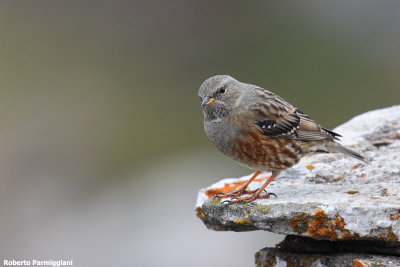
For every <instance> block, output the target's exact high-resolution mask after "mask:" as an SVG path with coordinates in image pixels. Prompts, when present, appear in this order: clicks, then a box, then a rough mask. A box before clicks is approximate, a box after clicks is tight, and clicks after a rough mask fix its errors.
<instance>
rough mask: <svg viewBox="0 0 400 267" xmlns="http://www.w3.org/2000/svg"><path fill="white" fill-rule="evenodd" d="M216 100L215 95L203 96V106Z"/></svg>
mask: <svg viewBox="0 0 400 267" xmlns="http://www.w3.org/2000/svg"><path fill="white" fill-rule="evenodd" d="M214 100H215V98H214V97H209V96H206V97H204V98H203V101H201V106H202V107H204V106H205V105H208V104H211V103H212V102H213V101H214Z"/></svg>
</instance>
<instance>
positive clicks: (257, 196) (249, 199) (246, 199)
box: [222, 190, 278, 204]
mask: <svg viewBox="0 0 400 267" xmlns="http://www.w3.org/2000/svg"><path fill="white" fill-rule="evenodd" d="M254 191H256V190H254ZM265 193H266V194H263V195H261V194H257V193H255V194H253V195H250V196H247V197H241V198H231V200H225V201H223V202H222V203H227V204H234V203H242V204H246V203H250V202H253V201H254V200H256V199H266V198H270V197H271V196H274V197H276V198H278V197H277V196H276V195H275V194H274V193H267V192H265Z"/></svg>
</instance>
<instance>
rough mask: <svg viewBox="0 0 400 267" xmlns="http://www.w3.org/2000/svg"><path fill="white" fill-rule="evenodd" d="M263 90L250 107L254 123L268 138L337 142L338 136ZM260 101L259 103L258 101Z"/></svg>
mask: <svg viewBox="0 0 400 267" xmlns="http://www.w3.org/2000/svg"><path fill="white" fill-rule="evenodd" d="M259 90H264V91H263V93H262V94H261V98H260V99H258V101H257V103H254V104H253V105H252V106H251V107H250V111H251V112H252V113H253V115H254V123H255V124H256V125H257V126H258V127H259V128H260V130H261V131H262V132H263V133H264V134H265V135H267V136H269V137H275V138H286V139H298V140H304V141H318V140H337V139H338V137H340V135H339V134H337V133H335V132H332V131H329V130H327V129H324V128H322V127H321V126H320V125H318V123H316V122H315V121H314V120H313V119H311V118H310V117H309V116H308V115H307V114H305V113H304V112H302V111H301V110H299V109H297V108H295V107H293V106H292V105H290V104H289V103H287V102H286V101H285V100H283V99H282V98H280V97H279V96H277V95H275V94H273V93H271V92H269V91H267V90H265V89H262V88H259ZM260 100H261V101H260Z"/></svg>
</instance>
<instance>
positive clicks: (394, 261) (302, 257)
mask: <svg viewBox="0 0 400 267" xmlns="http://www.w3.org/2000/svg"><path fill="white" fill-rule="evenodd" d="M255 258H256V260H255V261H256V266H257V267H286V266H321V267H322V266H326V267H337V266H341V267H353V266H354V267H373V266H376V267H386V266H400V258H398V257H391V256H380V255H359V254H354V253H346V254H340V255H329V254H328V255H323V254H306V253H286V252H281V251H279V250H277V249H274V248H265V249H262V250H260V251H259V252H257V253H256V255H255Z"/></svg>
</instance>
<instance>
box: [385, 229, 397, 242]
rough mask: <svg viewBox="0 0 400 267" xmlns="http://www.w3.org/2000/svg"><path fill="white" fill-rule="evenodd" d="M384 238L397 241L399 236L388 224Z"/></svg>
mask: <svg viewBox="0 0 400 267" xmlns="http://www.w3.org/2000/svg"><path fill="white" fill-rule="evenodd" d="M386 240H388V241H393V242H399V237H398V236H397V235H396V234H395V233H394V232H393V228H392V226H389V228H388V232H387V236H386Z"/></svg>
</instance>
